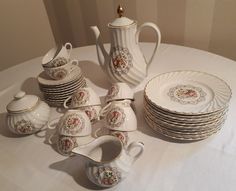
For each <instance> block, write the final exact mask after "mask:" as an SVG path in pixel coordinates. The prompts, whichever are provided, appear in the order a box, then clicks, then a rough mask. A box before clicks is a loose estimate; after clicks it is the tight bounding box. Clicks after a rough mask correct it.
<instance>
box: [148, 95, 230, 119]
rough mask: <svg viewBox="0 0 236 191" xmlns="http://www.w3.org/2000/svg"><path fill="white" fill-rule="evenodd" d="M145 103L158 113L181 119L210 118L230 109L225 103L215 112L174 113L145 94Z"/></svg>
mask: <svg viewBox="0 0 236 191" xmlns="http://www.w3.org/2000/svg"><path fill="white" fill-rule="evenodd" d="M144 104H147V105H148V106H149V107H150V108H152V109H153V110H155V111H156V112H158V113H161V114H163V115H167V116H170V117H173V118H179V119H182V118H183V119H202V118H208V117H211V116H215V115H218V114H220V113H222V112H224V111H225V110H227V109H228V104H227V105H225V107H224V108H222V109H221V110H218V111H214V112H210V113H204V114H191V115H190V114H189V115H186V114H183V113H172V112H170V111H166V110H163V109H161V108H160V107H157V106H156V105H155V104H154V103H152V102H151V101H150V100H149V99H148V98H147V97H146V96H144Z"/></svg>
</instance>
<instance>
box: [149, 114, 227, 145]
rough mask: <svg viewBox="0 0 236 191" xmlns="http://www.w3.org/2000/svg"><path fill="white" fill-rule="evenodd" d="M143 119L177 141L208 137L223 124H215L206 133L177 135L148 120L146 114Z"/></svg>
mask: <svg viewBox="0 0 236 191" xmlns="http://www.w3.org/2000/svg"><path fill="white" fill-rule="evenodd" d="M145 121H146V122H147V124H148V126H149V127H150V128H151V129H153V130H154V131H156V132H157V133H160V134H162V135H163V136H165V137H168V138H171V139H173V140H178V141H198V140H203V139H206V138H208V137H209V136H212V135H213V134H216V133H217V132H218V131H219V130H220V129H221V127H222V126H223V125H224V123H223V124H221V125H219V126H217V127H216V128H215V129H214V130H213V131H211V132H209V133H206V134H199V135H191V136H189V135H177V134H173V133H171V132H168V131H166V130H164V129H162V128H160V126H159V125H157V124H153V122H152V121H150V120H149V119H148V118H147V117H146V116H145Z"/></svg>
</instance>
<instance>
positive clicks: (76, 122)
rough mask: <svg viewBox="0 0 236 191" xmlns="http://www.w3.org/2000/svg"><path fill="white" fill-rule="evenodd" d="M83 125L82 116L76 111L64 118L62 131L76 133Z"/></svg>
mask: <svg viewBox="0 0 236 191" xmlns="http://www.w3.org/2000/svg"><path fill="white" fill-rule="evenodd" d="M84 127H85V121H84V119H83V117H82V116H81V115H79V114H77V113H73V114H70V115H68V116H67V117H66V119H65V120H64V126H63V128H64V131H65V133H67V134H70V135H76V134H77V133H79V132H81V131H82V129H84Z"/></svg>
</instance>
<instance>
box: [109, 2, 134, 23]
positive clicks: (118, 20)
mask: <svg viewBox="0 0 236 191" xmlns="http://www.w3.org/2000/svg"><path fill="white" fill-rule="evenodd" d="M117 13H118V15H119V17H118V18H116V19H115V20H114V21H112V22H111V23H109V24H108V26H110V27H123V26H127V25H131V24H133V23H134V21H133V20H131V19H129V18H127V17H123V14H124V9H123V7H121V6H120V5H119V6H118V8H117Z"/></svg>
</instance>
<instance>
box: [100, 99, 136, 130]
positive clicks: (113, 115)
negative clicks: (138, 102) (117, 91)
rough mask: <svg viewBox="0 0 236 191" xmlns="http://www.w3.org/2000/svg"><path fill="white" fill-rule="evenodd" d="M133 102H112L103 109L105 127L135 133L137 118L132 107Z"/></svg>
mask: <svg viewBox="0 0 236 191" xmlns="http://www.w3.org/2000/svg"><path fill="white" fill-rule="evenodd" d="M130 104H131V100H123V101H112V102H110V103H108V104H107V105H106V106H105V107H104V108H102V110H101V112H100V115H101V116H103V117H104V122H105V126H106V127H107V128H108V129H110V130H116V131H135V130H136V129H137V118H136V115H135V113H134V111H133V109H132V108H131V106H130Z"/></svg>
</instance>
